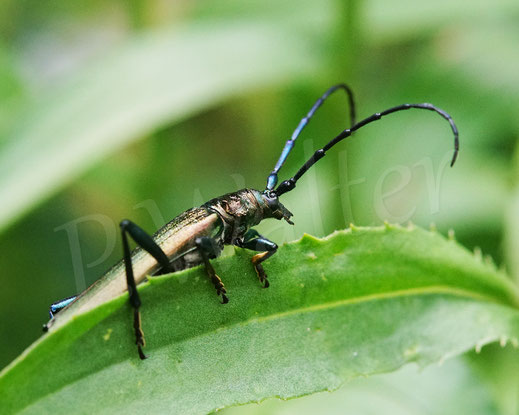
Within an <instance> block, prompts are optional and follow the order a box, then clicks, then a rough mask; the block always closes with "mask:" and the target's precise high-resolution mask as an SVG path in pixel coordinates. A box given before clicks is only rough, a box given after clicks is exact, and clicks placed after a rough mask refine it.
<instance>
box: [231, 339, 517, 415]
mask: <svg viewBox="0 0 519 415" xmlns="http://www.w3.org/2000/svg"><path fill="white" fill-rule="evenodd" d="M501 350H502V349H501ZM514 353H515V354H517V351H516V350H514ZM460 391H463V392H462V393H460ZM323 408H324V409H325V410H326V411H325V413H326V415H343V414H356V415H368V414H384V415H413V414H441V415H459V414H471V415H498V414H501V415H502V414H504V413H510V414H512V413H513V412H500V411H499V410H498V409H497V408H496V405H495V404H494V403H493V400H492V396H491V394H490V393H489V391H488V390H487V388H486V385H485V384H484V383H483V382H482V380H481V377H480V376H478V374H477V373H476V371H475V370H473V369H472V368H471V367H470V365H468V364H467V363H466V362H465V361H464V359H462V358H458V359H451V360H449V361H448V362H447V363H446V364H444V365H441V366H437V365H435V366H429V367H427V368H426V369H425V370H421V369H420V368H417V367H415V366H411V365H408V366H406V367H404V368H403V369H401V370H398V371H396V372H393V373H386V374H382V375H376V376H370V377H369V378H358V379H355V380H353V381H351V382H349V383H348V384H347V385H346V386H344V387H343V388H341V389H340V390H338V391H336V392H334V393H331V394H330V393H316V394H314V395H310V396H305V397H303V398H300V399H292V400H289V401H281V400H279V399H268V400H267V401H265V402H262V403H261V404H260V405H258V404H249V405H245V406H239V407H233V408H229V409H226V410H224V411H222V412H221V413H222V415H224V414H225V415H244V414H246V415H287V414H298V415H315V414H316V413H323V412H324V411H323Z"/></svg>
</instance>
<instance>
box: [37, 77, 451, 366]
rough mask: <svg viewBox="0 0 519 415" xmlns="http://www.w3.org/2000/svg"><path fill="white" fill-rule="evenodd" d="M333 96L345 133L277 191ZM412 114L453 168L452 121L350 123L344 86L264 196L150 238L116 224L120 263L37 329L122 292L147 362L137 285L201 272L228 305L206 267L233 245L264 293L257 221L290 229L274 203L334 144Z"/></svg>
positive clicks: (209, 206)
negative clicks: (341, 100)
mask: <svg viewBox="0 0 519 415" xmlns="http://www.w3.org/2000/svg"><path fill="white" fill-rule="evenodd" d="M340 89H342V90H344V91H345V92H346V93H347V96H348V99H349V104H350V113H349V116H350V125H351V127H350V128H347V129H345V130H343V131H341V133H339V134H338V135H337V136H336V137H335V138H333V139H332V140H331V141H330V142H328V143H327V144H326V145H325V146H324V147H323V148H321V149H319V150H317V151H316V152H315V153H314V154H313V155H312V157H310V158H309V159H308V161H307V162H306V163H305V164H304V165H303V166H302V167H301V168H300V169H299V171H298V172H297V173H296V174H295V175H294V176H293V177H292V178H290V179H288V180H285V181H284V182H282V183H281V184H280V185H279V186H278V187H277V188H276V185H277V182H278V172H279V170H280V169H281V167H282V166H283V164H284V163H285V161H286V159H287V157H288V155H289V153H290V151H291V150H292V148H293V146H294V144H295V142H296V140H297V138H298V136H299V134H300V133H301V131H302V130H303V129H304V127H305V126H306V125H307V124H308V122H309V120H310V119H311V118H312V116H313V115H314V113H315V111H316V110H317V109H318V108H319V107H320V106H321V105H322V103H323V102H324V101H325V100H326V99H327V98H328V97H329V96H330V95H331V94H332V93H333V92H335V91H337V90H340ZM411 108H417V109H425V110H430V111H434V112H436V113H437V114H439V115H440V116H442V117H443V118H444V119H446V120H447V121H448V122H449V124H450V127H451V130H452V132H453V134H454V154H453V157H452V161H451V166H452V165H453V164H454V162H455V161H456V157H457V155H458V150H459V141H458V130H457V128H456V125H455V123H454V121H453V120H452V118H451V117H450V116H449V115H448V114H447V113H446V112H445V111H443V110H441V109H439V108H437V107H435V106H433V105H432V104H427V103H424V104H403V105H399V106H396V107H392V108H389V109H387V110H385V111H382V112H380V113H375V114H373V115H371V116H370V117H367V118H365V119H363V120H362V121H360V122H358V123H356V122H355V104H354V100H353V93H352V91H351V89H350V88H349V87H348V86H347V85H345V84H338V85H334V86H332V87H331V88H329V89H328V90H327V91H326V92H325V93H324V94H323V95H322V96H321V97H320V98H319V99H318V100H317V101H316V102H315V104H314V105H313V106H312V108H311V109H310V111H309V112H308V114H307V115H306V116H305V117H304V118H303V119H302V120H301V121H300V123H299V124H298V126H297V128H296V129H295V131H294V132H293V134H292V136H291V138H290V139H289V140H288V141H287V142H286V144H285V147H284V148H283V151H282V153H281V156H280V157H279V160H278V162H277V163H276V165H275V167H274V169H273V170H272V172H271V173H270V175H269V177H268V179H267V186H266V189H265V190H264V191H258V190H254V189H242V190H239V191H237V192H234V193H228V194H226V195H224V196H221V197H218V198H215V199H212V200H210V201H209V202H207V203H205V204H203V205H202V206H200V207H196V208H192V209H189V210H187V211H186V212H184V213H182V214H180V215H179V216H177V217H176V218H175V219H173V220H172V221H171V222H169V223H168V224H166V225H165V226H164V227H162V228H161V229H160V230H159V231H157V232H156V233H155V234H154V235H149V234H148V233H146V232H145V231H144V230H143V229H141V228H140V227H139V226H137V225H136V224H135V223H133V222H131V221H129V220H123V221H122V222H121V224H120V227H121V237H122V241H123V259H122V260H121V261H120V262H119V263H118V264H116V265H115V266H114V267H112V269H110V270H109V271H108V272H107V273H106V274H105V275H104V276H103V277H101V278H100V279H99V280H97V281H96V282H95V283H94V284H92V285H91V286H90V287H89V288H87V290H85V291H84V292H83V293H81V294H79V295H78V296H75V297H70V298H67V299H65V300H62V301H60V302H57V303H54V304H53V305H52V306H51V309H50V316H51V320H50V321H49V322H48V323H47V324H46V325H45V326H44V329H45V330H49V329H51V328H52V329H55V328H57V327H59V326H62V325H63V324H64V323H66V322H67V321H69V320H70V319H71V318H72V317H73V316H75V315H77V314H79V313H83V312H86V311H88V310H90V309H92V308H94V307H95V306H97V305H99V304H102V303H104V302H106V301H108V300H110V299H112V298H114V297H116V296H118V295H120V294H123V293H124V292H125V291H128V295H129V300H130V304H131V306H132V307H133V310H134V311H133V314H134V317H133V319H134V324H133V326H134V331H135V339H136V345H137V350H138V353H139V356H140V358H141V359H145V358H146V356H145V355H144V352H143V350H142V348H143V347H144V346H145V341H144V334H143V331H142V324H141V316H140V312H139V309H140V307H141V300H140V298H139V293H138V291H137V285H138V284H139V283H141V282H142V281H144V280H145V279H146V278H147V277H151V276H155V275H160V274H165V273H168V272H174V271H179V270H183V269H186V268H190V267H193V266H196V265H200V264H203V265H204V267H205V270H206V273H207V275H208V277H209V278H210V280H211V281H212V283H213V284H214V287H215V289H216V293H217V295H218V296H220V297H221V300H222V303H223V304H225V303H227V302H228V301H229V299H228V297H227V295H226V290H225V286H224V284H223V282H222V280H221V279H220V277H219V276H218V275H217V274H216V273H215V270H214V268H213V266H212V265H211V262H210V260H212V259H214V258H216V257H218V256H219V255H220V253H221V252H222V250H223V247H224V245H235V246H238V247H241V248H245V249H249V250H253V251H257V252H259V253H258V254H256V255H254V256H253V257H252V265H253V267H254V269H255V270H256V273H257V275H258V279H259V281H260V282H261V284H263V286H264V287H265V288H266V287H268V286H269V280H268V278H267V275H266V273H265V270H264V268H263V265H262V263H263V262H264V261H265V260H266V259H268V258H269V257H271V256H272V255H273V254H274V253H275V252H276V250H277V248H278V247H277V245H276V244H275V243H274V242H272V241H270V240H268V239H267V238H265V237H263V236H261V235H260V234H259V233H258V232H257V231H255V230H254V229H253V227H254V226H256V225H257V224H259V223H260V222H261V221H262V220H264V219H269V218H274V219H278V220H285V221H287V222H288V223H290V224H292V222H291V220H290V218H291V217H292V213H290V212H289V211H288V209H286V208H285V207H284V206H283V205H282V204H281V202H280V201H279V197H280V196H281V195H283V194H284V193H286V192H289V191H291V190H292V189H294V188H295V186H296V182H297V181H298V180H299V179H300V178H301V176H303V174H304V173H305V172H306V171H307V170H308V169H309V168H310V167H311V166H312V165H314V164H315V163H316V162H317V161H318V160H320V159H321V158H322V157H324V155H325V154H326V152H327V151H328V150H329V149H331V148H332V147H333V146H334V145H335V144H337V143H339V142H340V141H342V140H343V139H345V138H347V137H349V136H350V135H352V134H353V132H355V131H357V130H359V129H360V128H362V127H363V126H365V125H367V124H369V123H371V122H373V121H376V120H379V119H380V118H382V117H383V116H385V115H388V114H391V113H395V112H398V111H402V110H407V109H411ZM128 235H129V236H130V237H131V238H132V239H133V240H134V241H135V242H136V244H137V245H138V247H137V248H135V249H134V250H133V251H130V248H129V241H128ZM58 313H59V314H58Z"/></svg>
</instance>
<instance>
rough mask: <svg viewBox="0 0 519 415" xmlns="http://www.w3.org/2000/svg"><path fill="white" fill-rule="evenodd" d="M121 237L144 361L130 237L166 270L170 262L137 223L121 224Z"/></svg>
mask: <svg viewBox="0 0 519 415" xmlns="http://www.w3.org/2000/svg"><path fill="white" fill-rule="evenodd" d="M120 227H121V237H122V240H123V254H124V265H125V268H126V283H127V285H128V295H129V296H130V304H131V306H132V307H133V329H134V331H135V344H136V345H137V351H138V352H139V357H140V358H141V359H142V360H144V359H146V355H145V354H144V352H143V351H142V348H143V347H144V346H145V345H146V341H145V340H144V333H143V331H142V323H141V313H140V311H139V308H140V306H141V299H140V297H139V292H138V291H137V284H136V283H135V278H134V276H133V267H132V255H131V252H130V246H129V244H128V237H127V235H126V234H128V235H130V236H131V237H132V239H133V240H134V241H135V242H136V243H137V245H139V246H140V247H141V248H142V249H144V250H145V251H146V252H148V253H149V254H150V255H151V256H152V257H153V258H155V260H156V261H157V262H158V263H159V264H160V265H161V267H162V268H163V269H164V270H168V269H169V267H170V264H169V260H168V257H167V255H166V254H165V253H164V251H163V250H162V249H161V248H160V247H159V246H158V245H157V244H156V243H155V241H154V240H153V238H152V237H151V236H150V235H149V234H147V233H146V232H145V231H144V230H143V229H142V228H140V227H139V226H137V225H136V224H135V223H133V222H131V221H129V220H123V221H122V222H121V223H120Z"/></svg>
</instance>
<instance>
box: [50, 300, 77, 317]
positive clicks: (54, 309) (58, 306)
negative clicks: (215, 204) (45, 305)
mask: <svg viewBox="0 0 519 415" xmlns="http://www.w3.org/2000/svg"><path fill="white" fill-rule="evenodd" d="M76 298H77V296H76V295H75V296H73V297H69V298H65V299H64V300H61V301H58V302H57V303H53V304H51V306H50V307H49V315H50V318H51V319H53V318H54V316H55V315H56V314H58V313H59V312H60V311H61V310H63V309H64V308H65V307H66V306H68V305H69V304H70V303H72V302H73V301H74V300H75V299H76Z"/></svg>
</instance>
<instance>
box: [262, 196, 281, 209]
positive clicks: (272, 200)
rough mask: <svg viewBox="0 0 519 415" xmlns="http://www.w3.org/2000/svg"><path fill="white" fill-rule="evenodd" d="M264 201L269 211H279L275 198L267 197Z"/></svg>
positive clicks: (277, 200) (277, 201)
mask: <svg viewBox="0 0 519 415" xmlns="http://www.w3.org/2000/svg"><path fill="white" fill-rule="evenodd" d="M265 201H266V202H267V206H268V207H269V209H270V210H271V211H273V212H274V211H275V210H278V209H279V199H278V198H277V196H271V195H268V196H266V197H265Z"/></svg>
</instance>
